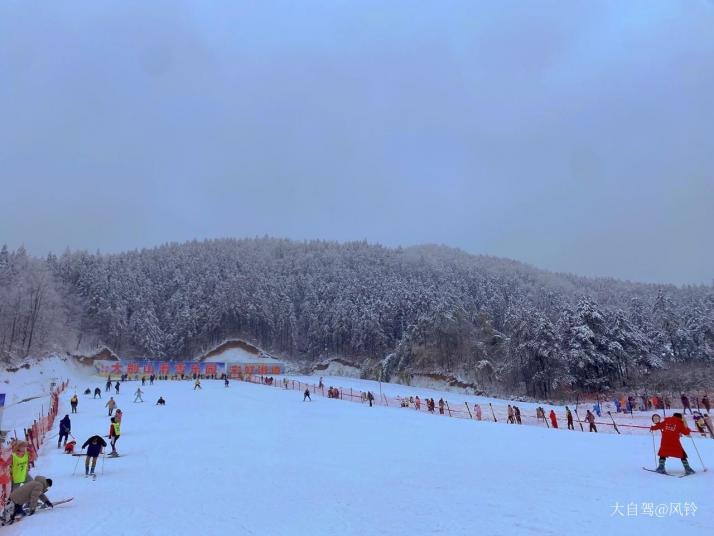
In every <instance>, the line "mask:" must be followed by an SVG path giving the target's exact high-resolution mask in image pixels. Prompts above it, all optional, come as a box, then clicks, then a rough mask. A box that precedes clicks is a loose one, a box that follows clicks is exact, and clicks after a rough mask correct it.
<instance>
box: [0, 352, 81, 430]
mask: <svg viewBox="0 0 714 536" xmlns="http://www.w3.org/2000/svg"><path fill="white" fill-rule="evenodd" d="M27 365H28V367H19V368H18V370H17V371H16V372H8V371H7V370H5V369H0V393H5V408H4V411H3V415H2V422H1V423H0V429H2V430H8V431H9V432H10V434H12V433H13V431H17V434H18V435H20V434H22V429H23V428H24V427H26V426H29V425H31V424H32V420H33V419H36V418H38V416H39V415H40V414H41V413H42V412H43V411H44V412H47V411H48V409H49V406H50V393H51V389H50V385H51V383H52V382H57V383H58V384H59V383H61V382H63V381H64V380H66V379H68V378H76V377H83V376H84V374H85V370H86V369H85V367H82V366H81V365H78V364H77V363H76V362H75V361H74V360H72V359H67V358H62V357H60V356H53V357H50V358H47V359H43V360H42V361H41V362H39V363H38V362H37V361H32V360H31V361H28V362H27Z"/></svg>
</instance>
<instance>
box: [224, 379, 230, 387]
mask: <svg viewBox="0 0 714 536" xmlns="http://www.w3.org/2000/svg"><path fill="white" fill-rule="evenodd" d="M228 383H229V382H228V378H224V380H223V387H228Z"/></svg>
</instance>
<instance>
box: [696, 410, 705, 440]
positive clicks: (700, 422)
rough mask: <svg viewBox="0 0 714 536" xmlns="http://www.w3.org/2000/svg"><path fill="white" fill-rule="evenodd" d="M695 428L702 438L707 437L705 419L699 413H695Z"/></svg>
mask: <svg viewBox="0 0 714 536" xmlns="http://www.w3.org/2000/svg"><path fill="white" fill-rule="evenodd" d="M694 426H696V427H697V432H699V433H700V434H702V436H704V437H707V432H706V424H705V423H704V417H703V416H702V414H701V413H700V412H698V411H695V412H694Z"/></svg>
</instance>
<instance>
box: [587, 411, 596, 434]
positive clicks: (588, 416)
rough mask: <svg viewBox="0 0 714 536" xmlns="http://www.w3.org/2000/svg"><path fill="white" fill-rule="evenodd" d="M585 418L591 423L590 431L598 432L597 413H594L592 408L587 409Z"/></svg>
mask: <svg viewBox="0 0 714 536" xmlns="http://www.w3.org/2000/svg"><path fill="white" fill-rule="evenodd" d="M585 420H586V421H587V422H588V423H589V424H590V430H589V431H590V432H597V426H595V415H593V414H592V413H591V412H590V410H587V413H586V414H585Z"/></svg>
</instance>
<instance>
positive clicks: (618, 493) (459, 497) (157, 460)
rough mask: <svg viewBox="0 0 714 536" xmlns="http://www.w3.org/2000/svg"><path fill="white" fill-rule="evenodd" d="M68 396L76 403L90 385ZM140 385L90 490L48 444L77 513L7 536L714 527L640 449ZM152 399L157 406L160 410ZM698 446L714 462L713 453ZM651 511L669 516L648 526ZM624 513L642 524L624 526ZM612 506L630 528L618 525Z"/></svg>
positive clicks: (126, 399)
mask: <svg viewBox="0 0 714 536" xmlns="http://www.w3.org/2000/svg"><path fill="white" fill-rule="evenodd" d="M96 381H97V380H94V382H95V383H96ZM349 381H350V382H358V380H349ZM76 383H77V386H78V389H79V392H80V393H81V392H82V391H83V389H84V387H85V383H87V382H83V381H77V382H76ZM86 387H92V388H93V387H95V384H89V383H87V385H86ZM136 387H137V384H136V382H129V383H125V384H124V387H123V389H122V392H121V394H120V395H119V396H115V398H117V400H118V401H119V406H120V407H121V409H122V410H123V412H124V418H123V421H122V437H121V439H120V441H119V443H118V445H117V446H118V450H119V451H120V452H121V454H122V457H120V458H116V459H107V460H106V461H105V462H101V461H100V475H99V478H98V480H97V481H96V482H93V481H91V480H88V479H85V478H84V477H83V475H81V474H80V473H81V469H82V465H81V462H80V463H79V467H78V472H77V474H75V475H73V469H74V467H75V464H76V463H77V461H78V459H79V458H77V457H70V456H67V455H64V454H62V453H61V452H60V451H59V450H57V448H56V445H52V442H49V443H48V444H47V445H45V447H44V448H43V450H42V453H41V454H42V455H41V457H40V460H39V463H38V467H37V468H36V469H35V471H34V474H42V475H45V476H49V477H51V478H53V479H54V482H55V485H54V486H53V487H52V489H51V490H50V492H49V496H50V497H51V498H53V499H59V498H63V497H68V496H74V497H75V500H74V501H73V502H72V503H69V504H67V505H63V506H60V507H57V508H56V509H55V510H54V511H49V512H41V513H39V514H37V515H36V516H33V517H31V518H28V519H25V520H23V521H21V522H20V523H18V524H17V525H15V526H12V527H6V528H4V529H2V532H3V534H7V535H8V536H19V535H23V536H32V535H43V536H44V535H46V534H49V533H50V532H56V531H57V530H61V533H62V534H82V535H83V536H88V535H94V534H97V535H98V534H112V535H115V536H116V535H121V534H126V535H136V534H147V535H164V534H165V535H169V534H241V535H243V534H252V535H302V534H310V535H322V534H325V535H360V536H364V535H365V534H373V535H382V534H387V535H409V536H414V535H423V534H444V535H461V534H463V535H469V536H472V535H474V534H483V535H489V536H490V535H504V536H506V535H507V536H514V535H543V534H552V535H569V534H583V535H599V536H600V535H602V534H608V535H609V536H615V535H620V534H622V535H625V534H626V535H628V536H631V535H633V534H647V535H648V536H655V535H659V534H662V535H664V534H668V535H671V534H686V535H688V536H693V535H699V534H701V535H704V534H710V532H711V528H712V526H714V506H713V505H712V503H711V499H712V492H711V490H712V485H713V484H714V480H713V476H712V473H711V472H709V473H699V474H697V475H694V476H692V477H688V478H682V479H678V478H671V477H666V476H660V475H656V474H653V473H649V472H645V471H643V470H642V469H641V466H643V465H645V466H652V465H653V464H654V460H653V451H652V441H651V439H650V437H649V436H646V435H643V436H617V435H607V434H588V433H579V432H578V433H574V432H570V433H557V432H553V431H549V430H546V429H544V428H537V427H533V426H507V425H503V424H495V423H491V422H485V421H484V422H476V421H468V420H460V419H448V418H438V417H436V418H435V417H429V416H425V415H421V414H418V413H417V412H415V411H406V410H402V409H400V408H394V409H392V408H384V407H373V408H369V407H367V406H366V405H361V404H358V403H349V402H345V401H341V400H331V399H326V398H317V397H316V398H315V399H314V401H313V402H311V403H310V402H302V395H301V394H300V393H299V392H296V391H287V390H282V389H278V388H275V387H272V388H271V387H264V386H261V385H253V384H246V383H241V382H235V381H234V382H231V384H230V387H229V388H224V386H223V383H222V382H220V381H204V382H203V390H200V391H194V390H193V383H192V382H158V383H157V384H155V385H154V386H148V385H147V386H146V387H144V388H143V390H144V391H145V395H144V399H145V400H146V402H145V403H143V404H142V403H133V402H132V400H133V391H135V390H136ZM402 387H403V386H402ZM71 394H72V391H71V390H70V391H68V392H67V394H66V395H65V397H64V404H65V405H64V407H65V408H68V403H67V400H68V399H69V397H70V396H71ZM160 395H161V396H163V397H164V398H165V399H166V402H167V405H166V406H165V407H159V406H156V405H154V403H155V401H156V399H157V398H158V397H159V396H160ZM104 396H105V398H106V395H104ZM105 402H106V400H105V399H103V400H93V399H92V398H91V397H86V396H84V395H81V394H80V405H79V413H78V414H77V415H72V416H71V417H72V432H73V434H74V435H75V436H76V437H77V438H78V439H79V440H80V443H81V442H83V441H84V440H85V439H86V438H87V437H88V436H90V435H92V434H106V433H107V429H108V422H109V421H108V418H107V415H106V409H105V408H104V404H105ZM66 412H67V413H68V411H66ZM64 413H65V411H62V412H61V413H60V415H63V414H64ZM698 446H699V450H700V452H701V454H702V456H703V457H704V459H705V461H706V460H710V461H714V441H711V440H707V441H704V440H702V441H699V442H698ZM685 447H687V448H688V450H691V444H690V443H689V440H687V441H686V442H685ZM690 455H691V458H692V462H693V466H694V467H695V468H696V469H700V468H701V467H700V464H699V461H698V459H697V457H696V454H695V453H694V452H693V451H691V452H690ZM102 464H103V468H102ZM668 465H669V466H670V467H671V469H673V470H675V469H676V470H680V469H681V466H680V464H679V462H676V461H672V460H670V461H669V462H668ZM685 502H686V503H694V504H695V505H696V507H697V511H696V512H695V514H694V515H688V516H680V515H679V514H677V513H676V512H675V513H674V514H672V513H671V507H670V505H680V508H682V509H683V508H684V503H685ZM650 503H652V504H653V505H666V508H667V513H666V514H665V515H663V516H662V517H656V516H654V515H653V516H649V515H648V514H646V513H644V514H643V513H641V510H642V505H643V504H647V505H648V504H650ZM628 504H630V507H631V509H632V505H637V507H638V515H637V516H634V515H631V516H629V517H627V515H626V514H627V506H628ZM615 505H620V506H621V507H622V509H621V510H620V511H621V512H622V513H623V514H625V517H620V515H619V514H617V513H615V515H613V512H615V511H616V509H615V508H614V506H615ZM631 512H632V510H631ZM660 514H661V512H660Z"/></svg>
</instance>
